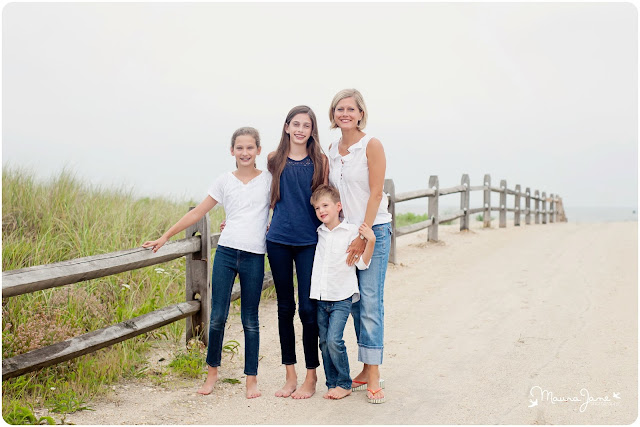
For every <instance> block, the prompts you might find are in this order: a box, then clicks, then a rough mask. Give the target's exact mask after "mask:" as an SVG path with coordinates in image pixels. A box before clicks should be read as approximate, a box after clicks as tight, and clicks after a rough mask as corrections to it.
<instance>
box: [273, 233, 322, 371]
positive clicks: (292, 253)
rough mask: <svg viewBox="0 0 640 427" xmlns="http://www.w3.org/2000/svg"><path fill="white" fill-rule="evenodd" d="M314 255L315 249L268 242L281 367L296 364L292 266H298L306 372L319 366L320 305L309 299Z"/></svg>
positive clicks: (308, 246) (299, 308) (313, 246)
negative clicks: (275, 297) (275, 301)
mask: <svg viewBox="0 0 640 427" xmlns="http://www.w3.org/2000/svg"><path fill="white" fill-rule="evenodd" d="M315 253H316V245H307V246H292V245H283V244H280V243H275V242H270V241H269V240H267V255H268V257H269V264H270V266H271V273H272V274H273V282H274V284H275V288H276V294H277V296H278V332H279V333H280V350H281V351H282V363H283V364H284V365H293V364H295V363H296V362H297V359H296V337H295V332H294V328H293V316H294V314H295V312H296V301H295V295H294V288H293V263H294V262H295V266H296V276H297V277H298V314H299V316H300V321H301V322H302V346H303V349H304V358H305V366H306V368H307V369H315V368H317V367H318V366H320V359H319V357H318V313H317V302H316V300H312V299H310V298H309V292H310V289H311V269H312V268H313V257H314V255H315Z"/></svg>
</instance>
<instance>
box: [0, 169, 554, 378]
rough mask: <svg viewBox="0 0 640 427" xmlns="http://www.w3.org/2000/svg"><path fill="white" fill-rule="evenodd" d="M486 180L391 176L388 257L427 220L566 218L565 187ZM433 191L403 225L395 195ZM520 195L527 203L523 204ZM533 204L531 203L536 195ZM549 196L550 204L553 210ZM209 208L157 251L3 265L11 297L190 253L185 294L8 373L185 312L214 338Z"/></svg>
mask: <svg viewBox="0 0 640 427" xmlns="http://www.w3.org/2000/svg"><path fill="white" fill-rule="evenodd" d="M483 182H484V185H481V186H471V185H470V183H469V177H468V176H467V175H463V177H462V182H461V184H460V185H456V186H453V187H449V188H439V183H438V177H437V176H431V177H430V178H429V188H427V189H424V190H416V191H410V192H405V193H398V194H396V193H395V185H394V183H393V180H391V179H387V180H385V185H384V191H385V193H387V195H388V196H389V212H390V213H391V215H392V218H393V219H392V221H393V224H392V226H393V234H392V239H391V252H390V255H389V261H390V262H392V263H396V249H395V248H396V237H397V236H402V235H405V234H409V233H413V232H416V231H419V230H423V229H425V228H428V229H429V233H428V240H434V241H435V240H438V225H439V224H442V223H444V222H450V221H454V220H456V219H460V229H461V230H466V229H468V228H469V217H470V215H472V214H475V213H482V214H483V221H484V226H485V227H488V226H490V225H491V216H490V212H493V211H498V212H500V227H504V226H506V213H507V212H513V213H514V224H515V225H520V215H521V214H524V215H525V223H526V224H530V223H531V215H533V216H534V221H535V223H536V224H539V223H540V222H542V223H543V224H546V223H547V217H548V218H549V222H555V221H556V218H557V220H559V221H566V218H565V216H564V209H563V208H562V199H561V198H560V197H558V195H557V194H556V195H553V194H552V195H550V196H549V197H547V196H546V193H545V192H542V193H540V192H539V191H538V190H536V191H535V192H534V193H533V194H531V191H530V189H529V188H527V189H526V190H525V191H524V192H522V191H521V190H520V186H519V185H517V186H516V187H515V189H508V188H507V186H506V181H504V180H503V181H501V183H500V187H494V186H491V177H490V176H489V175H485V176H484V181H483ZM471 191H483V193H484V203H483V206H482V207H480V208H473V209H471V208H470V207H469V194H470V192H471ZM491 192H497V193H500V203H499V206H498V207H495V206H491ZM450 194H460V210H458V211H456V212H453V213H449V214H446V215H440V214H439V210H438V204H439V198H440V196H445V195H450ZM507 195H510V196H513V197H514V200H515V201H514V206H513V208H508V207H507V206H506V196H507ZM424 197H426V198H428V206H427V207H428V209H427V212H428V218H429V219H427V220H426V221H422V222H418V223H416V224H411V225H407V226H404V227H398V228H396V225H395V221H396V212H395V207H396V203H399V202H403V201H408V200H414V199H419V198H424ZM521 199H524V208H522V210H521V209H520V203H521ZM532 200H533V202H534V207H533V208H532V207H531V201H532ZM547 203H549V209H548V210H547ZM209 229H210V224H209V215H208V214H207V215H205V216H204V217H203V218H202V219H201V220H200V221H198V223H196V224H195V225H193V226H191V227H189V228H187V230H186V232H185V234H186V238H184V239H181V240H177V241H175V242H169V243H167V244H165V245H164V246H163V247H162V248H160V250H158V252H156V253H153V251H152V250H150V249H144V248H134V249H127V250H123V251H118V252H111V253H106V254H101V255H94V256H89V257H83V258H77V259H73V260H69V261H63V262H57V263H53V264H46V265H39V266H35V267H28V268H21V269H18V270H11V271H5V272H3V273H2V298H3V299H4V298H11V297H15V296H18V295H22V294H27V293H32V292H37V291H42V290H45V289H50V288H55V287H59V286H65V285H70V284H73V283H77V282H82V281H85V280H90V279H97V278H100V277H106V276H110V275H113V274H118V273H123V272H125V271H130V270H135V269H138V268H143V267H148V266H151V265H156V264H160V263H163V262H167V261H171V260H174V259H177V258H180V257H185V262H186V268H185V275H186V277H185V299H186V301H185V302H182V303H179V304H174V305H170V306H168V307H164V308H161V309H159V310H156V311H153V312H150V313H147V314H144V315H142V316H139V317H136V318H134V319H130V320H125V321H123V322H120V323H117V324H115V325H111V326H107V327H105V328H102V329H99V330H97V331H92V332H89V333H86V334H83V335H79V336H76V337H73V338H70V339H68V340H66V341H62V342H58V343H55V344H52V345H50V346H47V347H42V348H39V349H36V350H33V351H30V352H27V353H24V354H20V355H17V356H14V357H11V358H9V359H4V360H3V361H2V380H3V381H5V380H7V379H10V378H14V377H17V376H20V375H23V374H25V373H28V372H32V371H35V370H37V369H41V368H44V367H47V366H51V365H54V364H56V363H61V362H64V361H67V360H71V359H73V358H76V357H79V356H82V355H84V354H87V353H91V352H94V351H97V350H99V349H101V348H104V347H107V346H110V345H113V344H116V343H118V342H121V341H124V340H127V339H130V338H133V337H135V336H137V335H141V334H144V333H146V332H149V331H152V330H154V329H157V328H160V327H162V326H165V325H167V324H169V323H172V322H176V321H179V320H181V319H186V341H187V342H189V340H190V339H192V338H193V337H200V338H201V339H202V341H203V342H204V343H205V344H207V343H208V339H209V337H208V333H209V314H210V310H211V308H210V304H209V299H210V295H211V249H212V248H215V247H217V246H218V239H219V237H220V234H219V233H216V234H211V233H210V231H209ZM269 286H273V278H272V275H271V272H267V273H265V276H264V280H263V283H262V289H263V290H264V289H266V288H268V287H269ZM238 298H240V285H239V284H238V283H236V284H234V286H233V289H232V293H231V300H232V301H234V300H236V299H238Z"/></svg>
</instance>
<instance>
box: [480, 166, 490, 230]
mask: <svg viewBox="0 0 640 427" xmlns="http://www.w3.org/2000/svg"><path fill="white" fill-rule="evenodd" d="M482 205H483V207H484V213H483V214H482V216H483V226H484V227H485V228H488V227H491V175H489V174H486V175H485V176H484V199H483V203H482Z"/></svg>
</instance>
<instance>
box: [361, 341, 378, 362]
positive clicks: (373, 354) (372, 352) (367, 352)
mask: <svg viewBox="0 0 640 427" xmlns="http://www.w3.org/2000/svg"><path fill="white" fill-rule="evenodd" d="M358 360H359V361H361V362H362V363H366V364H367V365H382V347H366V346H364V345H362V344H359V345H358Z"/></svg>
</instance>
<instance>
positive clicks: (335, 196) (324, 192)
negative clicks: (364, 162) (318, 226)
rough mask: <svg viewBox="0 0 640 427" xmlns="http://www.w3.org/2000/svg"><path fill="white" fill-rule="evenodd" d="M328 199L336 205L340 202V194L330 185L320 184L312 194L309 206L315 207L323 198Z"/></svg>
mask: <svg viewBox="0 0 640 427" xmlns="http://www.w3.org/2000/svg"><path fill="white" fill-rule="evenodd" d="M325 196H326V197H329V199H331V201H332V202H333V203H338V202H339V201H340V192H339V191H338V189H337V188H336V187H333V186H331V185H327V184H322V185H321V186H319V187H318V188H316V189H315V191H314V192H313V194H311V200H310V202H311V205H313V206H315V204H316V203H318V201H319V200H320V199H321V198H323V197H325Z"/></svg>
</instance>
